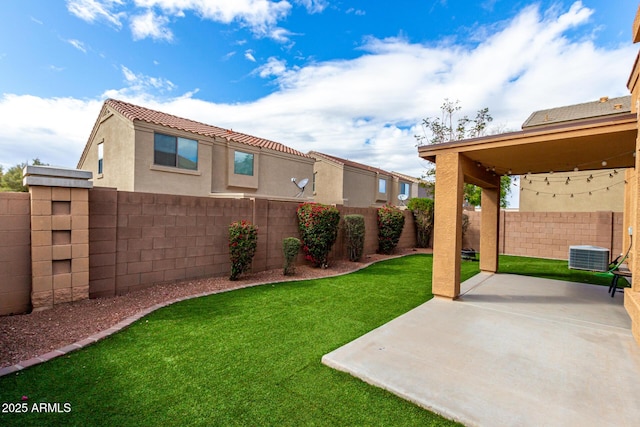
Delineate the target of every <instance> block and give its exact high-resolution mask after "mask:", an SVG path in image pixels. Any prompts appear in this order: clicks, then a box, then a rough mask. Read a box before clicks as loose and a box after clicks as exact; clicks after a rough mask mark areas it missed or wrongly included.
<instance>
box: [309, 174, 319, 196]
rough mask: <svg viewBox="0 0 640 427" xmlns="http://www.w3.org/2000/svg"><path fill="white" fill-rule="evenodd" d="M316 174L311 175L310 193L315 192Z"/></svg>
mask: <svg viewBox="0 0 640 427" xmlns="http://www.w3.org/2000/svg"><path fill="white" fill-rule="evenodd" d="M317 173H318V172H314V173H313V180H312V181H311V191H312V192H314V193H315V192H316V174H317Z"/></svg>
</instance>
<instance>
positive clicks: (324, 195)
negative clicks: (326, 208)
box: [313, 158, 344, 205]
mask: <svg viewBox="0 0 640 427" xmlns="http://www.w3.org/2000/svg"><path fill="white" fill-rule="evenodd" d="M313 173H314V175H315V182H316V185H315V191H314V192H313V196H314V200H315V201H316V202H318V203H324V204H327V205H342V204H343V203H344V193H343V187H342V182H343V180H344V167H343V166H342V165H338V164H336V163H333V162H329V161H326V160H324V159H322V158H318V159H317V160H316V162H315V164H314V165H313Z"/></svg>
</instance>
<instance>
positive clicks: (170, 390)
mask: <svg viewBox="0 0 640 427" xmlns="http://www.w3.org/2000/svg"><path fill="white" fill-rule="evenodd" d="M431 261H432V258H431V256H429V255H415V256H409V257H404V258H399V259H393V260H388V261H384V262H381V263H378V264H375V265H372V266H370V267H368V268H366V269H364V270H361V271H358V272H355V273H351V274H348V275H345V276H340V277H334V278H325V279H318V280H307V281H299V282H287V283H278V284H273V285H263V286H258V287H253V288H246V289H241V290H236V291H232V292H225V293H221V294H216V295H211V296H208V297H202V298H197V299H192V300H188V301H184V302H180V303H177V304H174V305H172V306H169V307H166V308H163V309H160V310H158V311H156V312H154V313H152V314H150V315H148V316H146V317H144V318H143V319H141V320H139V321H138V322H136V323H134V324H133V325H132V326H131V327H129V328H128V329H126V330H124V331H122V332H120V333H117V334H115V335H113V336H111V337H108V338H106V339H105V340H103V341H100V342H99V343H97V344H95V345H92V346H90V347H88V348H86V349H84V350H80V351H77V352H74V353H70V354H68V355H65V356H63V357H59V358H57V359H54V360H52V361H50V362H47V363H44V364H41V365H37V366H34V367H31V368H29V369H26V370H24V371H20V372H18V373H17V374H12V375H9V376H6V377H3V378H0V403H9V402H10V403H22V402H23V401H22V400H21V397H22V396H27V397H28V400H26V401H24V402H27V404H28V405H27V406H28V408H29V411H31V408H32V405H33V404H34V403H35V404H36V405H37V404H39V403H40V402H47V403H59V404H60V408H63V404H64V403H69V404H70V408H71V411H70V412H62V413H36V412H30V413H26V414H24V413H20V414H16V413H10V414H8V413H0V425H2V426H9V425H20V426H26V425H37V426H47V425H56V426H58V425H78V426H87V425H91V426H102V425H104V426H154V425H162V426H187V425H203V426H215V425H219V426H239V425H250V426H257V425H278V426H287V425H288V426H313V425H322V426H325V425H336V426H345V425H371V426H374V425H375V426H385V425H387V426H400V425H412V426H415V425H434V426H440V425H442V426H445V425H447V426H448V425H456V424H455V423H453V422H451V421H449V420H446V419H444V418H441V417H440V416H438V415H436V414H433V413H431V412H429V411H426V410H423V409H421V408H419V407H417V406H415V405H413V404H411V403H409V402H407V401H404V400H402V399H400V398H398V397H396V396H394V395H392V394H390V393H388V392H385V391H383V390H381V389H378V388H376V387H373V386H370V385H368V384H366V383H363V382H362V381H360V380H358V379H356V378H353V377H351V376H349V375H347V374H344V373H341V372H337V371H334V370H332V369H330V368H328V367H326V366H324V365H322V364H321V363H320V359H321V358H322V356H323V355H324V354H326V353H328V352H330V351H332V350H334V349H336V348H338V347H340V346H341V345H343V344H346V343H347V342H349V341H351V340H353V339H355V338H357V337H359V336H361V335H363V334H365V333H366V332H368V331H370V330H372V329H374V328H376V327H378V326H380V325H382V324H384V323H386V322H388V321H389V320H391V319H393V318H395V317H397V316H399V315H400V314H402V313H405V312H406V311H408V310H410V309H412V308H414V307H416V306H418V305H420V304H422V303H423V302H425V301H427V300H428V299H430V298H431V297H432V295H431ZM476 272H477V264H473V263H464V264H463V272H462V276H463V278H466V277H470V276H471V275H473V274H475V273H476ZM14 409H15V408H14Z"/></svg>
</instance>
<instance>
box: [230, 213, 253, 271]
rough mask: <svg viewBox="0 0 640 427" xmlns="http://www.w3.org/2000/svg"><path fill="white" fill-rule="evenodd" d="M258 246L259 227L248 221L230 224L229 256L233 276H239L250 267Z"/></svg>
mask: <svg viewBox="0 0 640 427" xmlns="http://www.w3.org/2000/svg"><path fill="white" fill-rule="evenodd" d="M257 246H258V227H256V226H255V225H253V224H251V223H250V222H248V221H236V222H232V223H231V225H229V256H230V257H231V277H229V280H238V276H240V274H242V273H244V272H245V271H247V270H248V269H249V266H250V265H251V260H252V259H253V256H254V255H255V253H256V247H257Z"/></svg>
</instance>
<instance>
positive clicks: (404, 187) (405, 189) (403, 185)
mask: <svg viewBox="0 0 640 427" xmlns="http://www.w3.org/2000/svg"><path fill="white" fill-rule="evenodd" d="M400 194H404V195H406V196H407V197H409V183H407V182H401V183H400Z"/></svg>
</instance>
